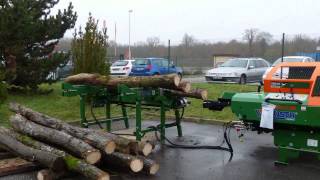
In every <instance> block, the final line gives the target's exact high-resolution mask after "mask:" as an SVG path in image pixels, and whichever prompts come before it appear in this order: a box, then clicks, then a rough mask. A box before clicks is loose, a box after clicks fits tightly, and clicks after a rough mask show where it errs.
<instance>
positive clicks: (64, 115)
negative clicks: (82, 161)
mask: <svg viewBox="0 0 320 180" xmlns="http://www.w3.org/2000/svg"><path fill="white" fill-rule="evenodd" d="M193 87H197V88H202V89H207V90H208V93H209V99H217V98H218V97H219V96H220V95H221V93H222V92H223V91H234V92H246V91H255V90H256V89H257V87H256V86H252V85H238V84H208V83H196V84H193ZM41 88H42V89H49V88H52V89H54V91H53V92H52V93H50V94H49V95H32V94H14V95H13V94H11V95H9V98H8V100H7V101H6V102H5V103H4V104H2V105H1V106H0V125H5V126H7V125H8V119H9V116H10V114H12V113H11V112H9V110H8V103H9V102H11V101H14V102H18V103H21V104H23V105H25V106H27V107H30V108H32V109H34V110H36V111H39V112H42V113H45V114H48V115H50V116H53V117H56V118H59V119H62V120H65V121H75V120H79V97H63V96H62V95H61V83H55V84H53V85H42V86H41ZM190 100H191V105H189V106H188V107H187V108H186V109H185V117H192V118H198V119H214V120H225V121H228V120H233V119H235V117H234V115H233V113H232V112H231V110H230V108H225V109H224V110H223V111H221V112H218V111H217V112H213V111H210V110H208V109H204V108H202V101H201V100H196V99H190ZM95 113H96V115H97V116H103V113H104V112H103V109H102V108H99V109H97V110H95ZM112 114H113V115H120V109H119V107H117V106H113V107H112ZM129 114H134V111H133V110H132V109H131V110H130V109H129ZM169 114H171V115H172V114H173V113H172V112H170V113H169ZM87 115H88V118H91V117H90V110H89V108H87ZM146 118H152V117H150V116H149V115H148V116H145V117H144V119H146ZM155 118H157V117H155Z"/></svg>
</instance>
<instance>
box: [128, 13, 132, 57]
mask: <svg viewBox="0 0 320 180" xmlns="http://www.w3.org/2000/svg"><path fill="white" fill-rule="evenodd" d="M132 12H133V11H132V9H130V10H129V52H128V53H129V59H131V43H130V41H131V13H132Z"/></svg>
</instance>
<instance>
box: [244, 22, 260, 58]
mask: <svg viewBox="0 0 320 180" xmlns="http://www.w3.org/2000/svg"><path fill="white" fill-rule="evenodd" d="M258 32H259V30H258V29H254V28H251V29H246V30H245V31H244V35H243V39H244V40H245V41H247V42H248V46H249V56H250V57H252V56H253V42H254V41H255V38H256V36H257V34H258Z"/></svg>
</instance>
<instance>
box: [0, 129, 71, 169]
mask: <svg viewBox="0 0 320 180" xmlns="http://www.w3.org/2000/svg"><path fill="white" fill-rule="evenodd" d="M0 144H1V145H2V146H4V147H5V148H6V149H7V150H8V151H10V152H12V153H14V154H16V155H17V156H19V157H22V158H23V159H26V160H28V161H31V162H38V163H40V164H42V165H44V166H45V167H49V168H51V169H54V170H57V171H59V170H62V169H64V168H65V163H64V160H63V158H62V157H60V156H58V155H56V154H53V153H49V152H46V151H41V150H38V149H34V148H31V147H29V146H26V145H24V144H23V143H21V142H19V141H18V140H16V139H15V138H13V137H12V136H10V135H8V134H7V131H5V128H3V127H1V128H0Z"/></svg>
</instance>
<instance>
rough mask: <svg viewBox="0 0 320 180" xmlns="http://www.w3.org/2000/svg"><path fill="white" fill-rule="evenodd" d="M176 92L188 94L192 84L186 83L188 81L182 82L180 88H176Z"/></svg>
mask: <svg viewBox="0 0 320 180" xmlns="http://www.w3.org/2000/svg"><path fill="white" fill-rule="evenodd" d="M176 90H179V91H183V92H185V93H188V92H190V90H191V83H190V82H186V81H182V82H180V83H179V86H178V87H177V88H176Z"/></svg>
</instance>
